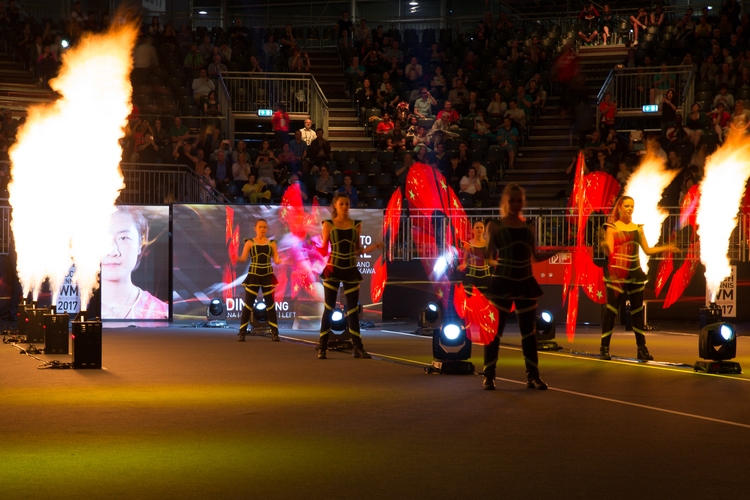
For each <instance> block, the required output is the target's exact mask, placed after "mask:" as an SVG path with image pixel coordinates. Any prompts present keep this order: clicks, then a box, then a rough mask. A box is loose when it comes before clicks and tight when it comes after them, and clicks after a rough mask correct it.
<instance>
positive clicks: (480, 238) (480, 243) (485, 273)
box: [458, 220, 494, 297]
mask: <svg viewBox="0 0 750 500" xmlns="http://www.w3.org/2000/svg"><path fill="white" fill-rule="evenodd" d="M472 232H473V238H472V239H471V241H464V242H463V245H464V258H463V260H462V262H461V264H459V266H458V270H459V271H466V275H465V276H464V279H463V285H464V290H465V292H466V296H467V297H471V294H472V288H471V287H472V285H474V286H476V287H477V290H479V291H480V292H482V293H484V294H486V293H487V290H488V288H489V285H490V264H491V263H494V261H492V260H491V259H486V258H485V253H486V252H487V240H485V239H484V222H482V221H479V220H478V221H476V222H475V223H474V226H472Z"/></svg>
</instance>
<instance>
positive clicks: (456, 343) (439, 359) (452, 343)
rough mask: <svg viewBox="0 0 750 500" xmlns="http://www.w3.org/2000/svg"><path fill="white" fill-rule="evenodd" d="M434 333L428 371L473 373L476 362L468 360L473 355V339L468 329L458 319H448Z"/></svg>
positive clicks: (426, 370)
mask: <svg viewBox="0 0 750 500" xmlns="http://www.w3.org/2000/svg"><path fill="white" fill-rule="evenodd" d="M433 330H434V333H433V334H432V357H433V358H435V359H434V360H433V361H432V364H431V365H430V366H429V367H427V368H425V372H426V373H448V374H471V373H474V364H473V363H471V362H470V361H466V360H467V359H469V358H470V357H471V341H470V340H469V339H468V338H467V337H466V329H465V328H464V326H463V325H462V324H461V323H459V322H458V321H452V320H451V321H446V322H445V324H443V326H442V327H440V328H434V329H433Z"/></svg>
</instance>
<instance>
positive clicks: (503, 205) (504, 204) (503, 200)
mask: <svg viewBox="0 0 750 500" xmlns="http://www.w3.org/2000/svg"><path fill="white" fill-rule="evenodd" d="M512 193H521V199H522V200H523V203H524V205H525V204H526V190H525V189H524V188H522V187H521V186H519V185H518V184H516V183H510V184H508V185H507V186H505V189H503V194H502V196H501V197H500V217H505V216H507V215H508V212H509V211H510V210H509V209H510V207H509V204H510V197H511V194H512Z"/></svg>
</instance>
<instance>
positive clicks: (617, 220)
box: [599, 196, 680, 361]
mask: <svg viewBox="0 0 750 500" xmlns="http://www.w3.org/2000/svg"><path fill="white" fill-rule="evenodd" d="M634 208H635V203H634V201H633V198H631V197H630V196H621V197H620V199H619V200H617V203H615V206H614V208H612V213H611V215H610V216H609V221H608V222H607V223H606V224H604V228H605V230H606V233H605V235H604V251H605V253H606V254H607V258H608V262H607V266H606V268H605V270H604V282H605V284H606V286H607V309H606V311H605V312H604V320H603V321H602V344H601V348H600V349H599V354H600V356H601V358H602V359H607V360H609V359H612V357H611V356H610V354H609V343H610V341H611V340H612V332H613V331H614V328H615V316H616V315H617V313H618V311H619V307H620V301H621V300H622V296H623V294H624V292H627V293H628V296H629V298H630V316H631V318H632V320H633V332H634V333H635V343H636V344H637V346H638V359H640V360H644V361H647V360H652V359H654V358H653V356H651V354H650V353H649V352H648V348H647V347H646V336H645V335H644V334H643V324H644V319H643V289H644V288H645V287H646V282H647V281H648V277H647V276H646V273H644V272H643V269H641V262H640V261H641V259H640V256H639V252H638V250H639V248H643V251H644V252H645V253H646V255H655V254H658V253H663V252H676V253H680V249H679V248H677V247H676V246H674V245H665V246H660V247H653V248H650V247H649V246H648V242H647V241H646V237H645V236H644V235H643V229H642V226H640V225H637V224H635V223H633V220H632V217H633V209H634Z"/></svg>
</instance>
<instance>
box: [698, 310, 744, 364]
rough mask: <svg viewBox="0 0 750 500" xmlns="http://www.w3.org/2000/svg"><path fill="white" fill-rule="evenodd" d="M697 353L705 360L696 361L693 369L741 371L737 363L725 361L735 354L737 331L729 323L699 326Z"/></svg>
mask: <svg viewBox="0 0 750 500" xmlns="http://www.w3.org/2000/svg"><path fill="white" fill-rule="evenodd" d="M698 355H699V356H700V357H701V358H703V359H704V360H706V361H696V362H695V365H694V366H693V368H694V369H695V371H700V372H706V373H742V367H741V366H740V364H739V363H737V362H735V361H726V360H728V359H732V358H734V357H735V356H737V333H736V332H735V331H734V327H733V326H732V325H730V324H729V323H724V322H721V323H714V324H711V325H706V326H704V327H703V328H701V331H700V334H699V336H698Z"/></svg>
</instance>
